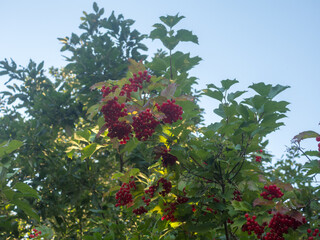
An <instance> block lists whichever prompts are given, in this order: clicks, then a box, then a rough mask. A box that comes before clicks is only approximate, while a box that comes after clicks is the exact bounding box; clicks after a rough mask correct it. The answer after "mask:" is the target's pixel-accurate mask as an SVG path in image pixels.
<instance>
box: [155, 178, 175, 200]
mask: <svg viewBox="0 0 320 240" xmlns="http://www.w3.org/2000/svg"><path fill="white" fill-rule="evenodd" d="M159 183H162V188H163V191H161V192H159V194H160V195H161V196H163V197H164V196H166V195H167V194H168V193H170V192H171V188H172V184H171V182H170V181H167V180H166V179H164V178H160V179H159V180H158V184H157V187H158V186H159Z"/></svg>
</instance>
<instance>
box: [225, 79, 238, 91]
mask: <svg viewBox="0 0 320 240" xmlns="http://www.w3.org/2000/svg"><path fill="white" fill-rule="evenodd" d="M238 82H239V81H237V80H235V79H234V80H230V79H226V80H222V81H221V85H222V87H223V88H224V89H225V90H228V89H229V88H230V87H231V86H232V85H233V84H236V83H238Z"/></svg>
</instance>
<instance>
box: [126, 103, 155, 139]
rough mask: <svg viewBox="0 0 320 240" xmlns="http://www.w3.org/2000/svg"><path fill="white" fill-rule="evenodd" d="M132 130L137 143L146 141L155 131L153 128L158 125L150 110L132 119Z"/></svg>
mask: <svg viewBox="0 0 320 240" xmlns="http://www.w3.org/2000/svg"><path fill="white" fill-rule="evenodd" d="M132 119H133V123H132V126H133V129H134V131H135V133H136V138H137V139H138V140H139V141H146V140H147V139H148V138H149V137H151V136H152V134H153V133H154V131H155V128H156V127H157V126H158V125H159V124H160V122H159V121H157V120H155V118H154V117H153V115H152V113H151V112H150V109H149V108H147V109H146V110H145V111H143V112H140V113H139V115H138V116H137V117H133V118H132Z"/></svg>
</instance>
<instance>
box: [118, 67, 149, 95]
mask: <svg viewBox="0 0 320 240" xmlns="http://www.w3.org/2000/svg"><path fill="white" fill-rule="evenodd" d="M150 79H151V75H148V71H144V72H143V73H142V72H141V71H140V72H138V75H137V74H135V73H134V74H133V78H129V81H130V84H125V85H123V87H122V89H121V91H120V96H124V95H125V94H126V95H127V98H128V99H130V98H131V92H137V91H138V89H142V83H143V81H146V82H150Z"/></svg>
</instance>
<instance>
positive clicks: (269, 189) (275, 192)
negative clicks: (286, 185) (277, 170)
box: [260, 185, 283, 200]
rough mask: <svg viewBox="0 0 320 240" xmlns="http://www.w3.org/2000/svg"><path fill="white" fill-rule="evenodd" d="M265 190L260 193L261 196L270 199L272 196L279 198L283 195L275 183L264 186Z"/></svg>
mask: <svg viewBox="0 0 320 240" xmlns="http://www.w3.org/2000/svg"><path fill="white" fill-rule="evenodd" d="M264 189H265V190H266V191H264V192H262V193H261V194H260V196H261V197H263V198H264V199H267V200H272V199H274V198H281V197H282V196H283V192H281V190H280V188H278V187H277V186H276V185H270V186H264Z"/></svg>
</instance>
